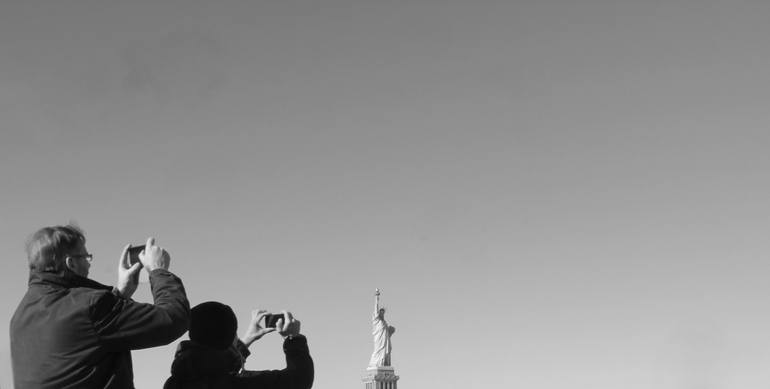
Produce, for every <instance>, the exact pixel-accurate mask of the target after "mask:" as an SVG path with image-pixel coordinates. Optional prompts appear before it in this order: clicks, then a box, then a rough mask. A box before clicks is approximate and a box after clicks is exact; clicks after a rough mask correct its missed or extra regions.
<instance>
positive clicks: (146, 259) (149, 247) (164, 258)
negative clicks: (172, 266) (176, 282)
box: [138, 237, 171, 272]
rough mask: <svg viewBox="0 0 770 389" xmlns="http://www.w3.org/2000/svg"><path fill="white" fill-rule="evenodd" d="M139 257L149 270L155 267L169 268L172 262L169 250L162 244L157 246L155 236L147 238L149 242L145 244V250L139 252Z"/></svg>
mask: <svg viewBox="0 0 770 389" xmlns="http://www.w3.org/2000/svg"><path fill="white" fill-rule="evenodd" d="M140 247H141V246H140ZM138 257H139V261H140V262H141V263H142V265H143V266H144V267H145V268H147V271H148V272H151V271H153V270H155V269H164V270H168V265H169V263H170V262H171V256H170V255H169V254H168V251H166V250H164V249H163V248H162V247H160V246H156V245H155V238H153V237H150V238H148V239H147V244H146V245H145V246H144V250H142V251H141V252H140V253H139V254H138Z"/></svg>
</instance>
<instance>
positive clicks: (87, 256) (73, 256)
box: [68, 254, 94, 262]
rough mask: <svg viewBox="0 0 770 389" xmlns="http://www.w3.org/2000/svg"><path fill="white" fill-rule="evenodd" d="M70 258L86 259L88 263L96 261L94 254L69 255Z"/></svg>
mask: <svg viewBox="0 0 770 389" xmlns="http://www.w3.org/2000/svg"><path fill="white" fill-rule="evenodd" d="M68 257H70V258H84V259H85V260H86V261H88V262H91V261H93V260H94V255H93V254H80V255H68Z"/></svg>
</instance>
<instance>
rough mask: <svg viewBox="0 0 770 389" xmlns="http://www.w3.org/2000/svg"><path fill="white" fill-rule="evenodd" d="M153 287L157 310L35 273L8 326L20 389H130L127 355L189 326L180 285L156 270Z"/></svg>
mask: <svg viewBox="0 0 770 389" xmlns="http://www.w3.org/2000/svg"><path fill="white" fill-rule="evenodd" d="M150 286H151V288H152V295H153V299H154V301H155V304H145V303H138V302H135V301H133V300H131V299H127V298H123V297H121V296H119V295H118V294H117V293H116V292H115V291H114V290H113V288H112V287H109V286H106V285H102V284H100V283H98V282H96V281H93V280H91V279H88V278H84V277H80V276H78V275H75V274H69V273H65V274H58V273H50V272H31V273H30V278H29V289H28V290H27V293H26V294H25V295H24V297H23V298H22V300H21V302H20V303H19V306H18V308H17V309H16V312H15V313H14V315H13V318H12V319H11V325H10V332H11V334H10V335H11V359H12V366H13V381H14V386H15V387H16V389H32V388H35V389H41V388H51V389H53V388H56V389H65V388H79V389H81V388H85V389H89V388H109V389H118V388H119V389H124V388H128V389H131V388H133V387H134V383H133V378H134V375H133V369H132V363H131V351H130V350H136V349H143V348H148V347H155V346H160V345H165V344H168V343H170V342H172V341H174V339H176V338H178V337H179V336H181V335H182V334H183V333H184V332H185V331H187V328H188V325H189V317H190V305H189V303H188V301H187V297H186V295H185V291H184V287H183V285H182V281H181V280H180V279H179V278H178V277H177V276H175V275H174V274H172V273H171V272H169V271H167V270H163V269H156V270H153V271H152V272H151V273H150Z"/></svg>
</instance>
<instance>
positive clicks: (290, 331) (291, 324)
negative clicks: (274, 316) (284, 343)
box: [275, 311, 300, 338]
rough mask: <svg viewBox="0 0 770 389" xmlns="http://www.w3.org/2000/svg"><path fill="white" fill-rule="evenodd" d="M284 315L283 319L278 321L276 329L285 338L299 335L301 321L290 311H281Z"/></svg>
mask: <svg viewBox="0 0 770 389" xmlns="http://www.w3.org/2000/svg"><path fill="white" fill-rule="evenodd" d="M281 313H283V319H278V322H277V323H276V324H275V327H276V328H277V329H278V333H279V334H281V336H283V337H284V338H285V337H287V336H289V335H299V327H300V322H299V320H297V319H295V318H294V315H292V314H291V312H289V311H281Z"/></svg>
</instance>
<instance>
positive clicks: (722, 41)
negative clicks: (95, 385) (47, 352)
mask: <svg viewBox="0 0 770 389" xmlns="http://www.w3.org/2000/svg"><path fill="white" fill-rule="evenodd" d="M768 16H770V3H766V2H759V1H712V0H703V1H694V0H693V1H689V0H673V1H655V0H653V1H644V2H642V1H591V0H570V1H566V0H565V1H554V0H539V1H484V0H477V1H473V2H469V1H455V0H446V1H436V0H431V1H427V0H412V1H397V0H386V1H382V0H380V1H367V0H357V1H347V0H345V1H343V0H316V1H299V0H283V1H245V0H244V1H218V2H211V1H167V0H161V1H131V2H105V1H95V0H94V1H75V0H73V1H47V2H46V1H16V0H5V1H3V2H2V3H0V53H2V55H0V86H1V87H0V117H1V118H2V120H0V188H1V189H0V248H2V250H3V252H4V257H5V261H6V262H5V267H4V271H3V272H2V273H0V282H2V284H3V285H5V286H4V289H3V290H4V293H2V295H0V315H1V316H2V317H4V318H5V319H4V320H0V331H2V332H4V333H6V334H8V322H9V321H10V318H11V316H12V314H13V311H14V310H15V308H16V305H17V303H18V301H19V300H20V299H21V297H22V295H23V294H24V292H25V290H26V282H27V274H28V270H27V264H26V258H25V254H24V250H23V244H24V240H25V239H26V238H27V236H29V234H31V233H32V232H34V231H35V230H36V229H38V228H40V227H43V226H48V225H56V224H64V223H67V222H69V221H74V222H77V223H78V224H79V225H80V226H81V227H82V228H83V229H84V230H85V232H86V235H87V239H88V241H87V247H88V249H89V250H90V251H91V252H93V253H94V262H93V264H92V267H91V277H92V278H93V279H95V280H97V281H100V282H103V283H106V284H114V283H115V280H116V277H117V269H116V268H117V263H118V257H119V254H120V250H121V248H122V247H123V246H124V245H125V244H127V243H140V242H143V241H144V240H145V239H146V238H147V237H148V236H155V237H157V240H158V243H159V244H160V245H161V246H163V247H165V248H166V249H167V250H168V251H169V252H170V254H171V271H172V272H174V273H175V274H177V275H179V276H180V277H181V279H182V280H183V281H184V284H185V286H186V288H187V291H188V297H189V298H190V301H191V303H192V304H193V305H195V304H198V303H200V302H203V301H209V300H217V301H221V302H224V303H226V304H229V305H230V306H232V307H233V309H234V310H235V312H236V313H237V315H238V318H239V321H240V322H241V324H244V325H245V323H246V322H247V321H248V318H249V312H250V311H251V310H252V309H254V308H264V309H268V310H271V311H277V310H280V309H289V310H291V311H292V312H294V314H295V316H296V317H297V318H298V319H299V320H300V321H301V323H302V328H301V329H302V332H303V333H304V334H306V335H307V337H308V341H309V346H310V351H311V354H312V356H313V358H314V360H315V367H316V370H315V371H316V379H315V384H314V388H318V389H331V388H340V389H356V388H358V389H360V388H362V387H363V383H362V382H361V379H362V377H363V375H364V373H365V369H366V365H367V363H368V360H369V356H370V355H371V352H372V337H371V333H370V332H371V327H370V317H371V311H372V304H373V292H374V289H375V288H380V289H381V290H382V302H383V304H384V305H386V306H387V307H388V313H387V319H388V321H389V322H390V324H391V325H393V326H395V327H396V328H397V331H396V333H395V334H394V335H393V356H392V361H393V366H394V367H395V370H396V374H398V375H399V376H400V377H401V379H400V381H399V387H400V388H402V389H408V388H485V387H499V388H528V389H530V388H531V389H556V388H559V389H561V388H591V389H603V388H607V389H610V388H612V389H615V388H618V387H623V388H627V389H636V388H638V389H648V388H657V389H668V388H671V389H673V388H677V389H680V388H684V389H690V388H692V389H695V388H708V389H721V388H741V389H751V388H766V387H767V385H768V383H769V382H770V369H768V368H767V367H768V366H770V310H768V308H767V307H768V304H767V299H768V297H767V296H768V295H770V283H768V282H767V278H768V274H770V264H769V263H768V260H767V258H768V254H770V244H768V239H767V236H768V231H770V206H768V201H767V199H768V198H770V182H768V174H767V172H768V170H769V169H770V156H769V155H768V149H770V147H769V146H770V132H769V131H768V129H767V127H768V123H770V110H768V109H767V107H768V103H769V102H770V92H769V91H770V70H768V69H770V47H768V45H767V36H768V34H770V25H768V23H767V19H768ZM135 299H137V300H139V301H144V302H150V301H151V299H152V298H151V295H150V292H149V286H148V285H147V284H143V285H140V290H139V291H138V292H137V293H136V295H135ZM271 335H273V336H270V335H268V336H266V337H265V338H264V339H262V340H260V341H258V342H257V343H256V344H254V345H253V346H252V347H251V350H252V356H251V357H250V359H249V361H248V362H247V368H249V369H255V370H259V369H280V368H282V367H283V366H284V362H283V356H282V352H281V348H280V341H279V339H278V336H277V335H275V334H271ZM186 338H187V337H186V335H184V336H182V338H180V340H183V339H186ZM178 342H179V340H177V341H175V342H173V343H171V344H170V345H168V346H165V347H158V348H154V349H149V350H143V351H136V352H134V353H133V359H134V374H135V384H136V386H137V388H140V389H143V388H159V387H161V386H162V383H163V381H164V380H165V379H166V378H167V377H168V374H169V368H170V364H171V360H172V357H173V353H174V349H175V347H176V345H177V344H178ZM11 386H12V373H11V369H10V350H9V339H8V336H3V337H0V387H3V388H10V387H11Z"/></svg>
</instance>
